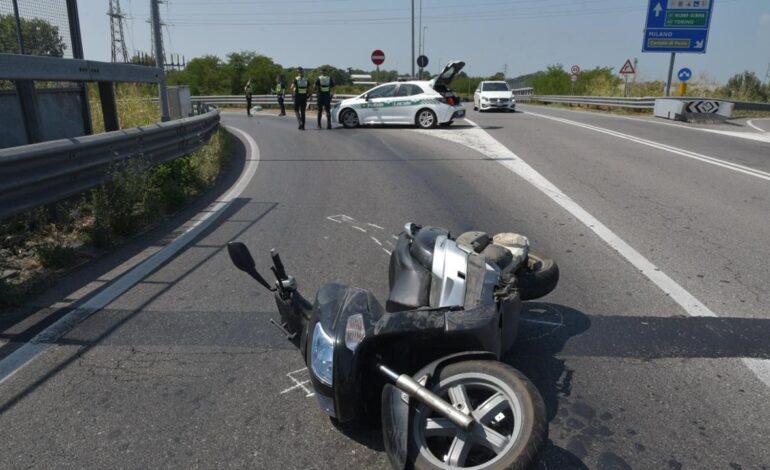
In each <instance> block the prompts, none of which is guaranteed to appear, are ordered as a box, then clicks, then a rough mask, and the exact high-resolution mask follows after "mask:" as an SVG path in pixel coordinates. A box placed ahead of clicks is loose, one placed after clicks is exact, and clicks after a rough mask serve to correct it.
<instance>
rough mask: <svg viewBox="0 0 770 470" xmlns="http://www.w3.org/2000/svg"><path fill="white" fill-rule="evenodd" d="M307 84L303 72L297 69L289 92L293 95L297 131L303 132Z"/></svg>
mask: <svg viewBox="0 0 770 470" xmlns="http://www.w3.org/2000/svg"><path fill="white" fill-rule="evenodd" d="M309 85H310V83H308V81H307V78H306V77H305V70H304V69H303V68H302V67H297V76H296V77H294V83H292V84H291V92H292V94H293V95H294V114H296V115H297V121H298V122H299V127H298V129H299V130H302V131H304V130H305V109H306V108H307V97H308V91H309V90H308V86H309Z"/></svg>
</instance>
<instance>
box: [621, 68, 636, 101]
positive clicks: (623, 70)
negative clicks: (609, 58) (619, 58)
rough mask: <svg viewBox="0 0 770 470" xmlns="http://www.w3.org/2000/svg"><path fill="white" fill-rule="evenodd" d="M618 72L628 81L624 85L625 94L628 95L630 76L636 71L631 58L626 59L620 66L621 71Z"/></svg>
mask: <svg viewBox="0 0 770 470" xmlns="http://www.w3.org/2000/svg"><path fill="white" fill-rule="evenodd" d="M618 73H619V74H621V75H623V78H624V79H625V81H626V83H625V85H624V86H623V96H628V76H629V75H634V74H635V73H636V68H634V64H632V63H631V59H626V63H625V64H623V67H621V68H620V72H618Z"/></svg>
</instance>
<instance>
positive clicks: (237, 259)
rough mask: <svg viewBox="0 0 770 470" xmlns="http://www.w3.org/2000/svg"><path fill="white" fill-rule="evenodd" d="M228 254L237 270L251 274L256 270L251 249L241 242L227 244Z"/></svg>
mask: <svg viewBox="0 0 770 470" xmlns="http://www.w3.org/2000/svg"><path fill="white" fill-rule="evenodd" d="M227 253H228V254H229V255H230V260H232V262H233V264H234V265H235V267H236V268H238V269H240V270H241V271H244V272H247V273H249V274H251V273H252V272H253V271H255V270H256V269H255V268H254V266H255V264H256V263H254V258H252V257H251V253H250V252H249V249H248V248H246V245H244V244H243V243H241V242H230V243H228V244H227Z"/></svg>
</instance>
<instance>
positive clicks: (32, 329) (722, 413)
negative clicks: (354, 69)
mask: <svg viewBox="0 0 770 470" xmlns="http://www.w3.org/2000/svg"><path fill="white" fill-rule="evenodd" d="M520 108H521V109H523V110H524V112H517V113H507V114H497V113H495V114H492V113H490V114H486V113H485V114H479V113H476V112H472V111H471V112H469V114H468V119H469V120H470V122H471V123H475V125H476V126H477V127H474V126H473V125H472V124H471V123H469V122H466V121H458V122H456V123H455V125H454V126H452V127H451V128H449V129H445V130H444V129H442V130H435V131H425V132H418V131H415V130H412V129H408V128H361V129H355V130H345V129H340V128H337V129H334V130H332V131H327V130H315V129H313V128H314V127H315V126H314V121H313V120H309V123H310V125H309V126H308V128H309V130H307V131H305V132H301V131H298V130H297V129H296V122H295V121H294V120H293V119H292V118H291V117H285V118H279V117H276V116H270V115H260V116H257V117H254V118H251V119H248V118H246V117H245V116H241V115H235V114H226V115H225V117H224V123H225V124H227V125H228V126H232V127H234V128H237V129H240V130H242V131H243V132H244V133H246V134H248V135H250V136H252V137H253V139H254V140H255V141H256V144H257V145H258V156H257V155H255V154H254V153H253V152H251V150H250V146H249V144H248V141H244V142H243V143H242V144H239V145H238V151H239V152H238V158H236V163H235V165H234V166H233V169H232V171H231V172H230V174H229V175H228V178H226V180H225V181H223V182H222V184H221V185H220V186H219V187H218V188H216V189H215V191H214V192H212V194H211V195H210V196H209V199H208V200H207V201H202V202H201V203H199V204H197V205H196V206H194V207H191V208H190V209H189V210H187V211H186V212H185V213H184V214H181V215H180V216H179V217H177V218H176V219H174V220H170V221H168V223H167V224H164V226H162V227H159V228H158V229H156V230H154V231H153V232H152V233H149V234H147V236H145V237H143V238H142V239H140V240H137V241H135V242H134V243H132V244H131V245H130V246H127V247H125V248H124V249H122V250H121V251H120V252H118V253H116V254H114V255H113V256H110V257H107V258H105V259H102V260H100V261H99V262H98V263H96V264H94V265H92V266H89V267H88V268H85V269H82V270H80V271H79V272H77V273H74V275H73V276H71V277H68V278H67V279H65V280H64V282H62V284H61V285H59V286H58V287H57V288H55V289H53V290H52V291H50V292H48V293H47V294H46V295H45V296H43V297H42V298H41V299H40V300H39V301H38V302H36V303H35V305H30V306H29V307H28V308H26V309H23V311H20V312H16V313H14V314H10V315H6V316H5V318H3V319H2V321H3V323H2V325H3V334H2V335H0V338H1V339H2V340H3V341H5V344H4V345H2V347H0V358H2V357H5V358H6V359H7V357H10V356H9V354H12V352H13V351H14V350H18V348H19V346H20V345H22V344H23V343H24V342H25V341H28V340H29V339H30V338H31V337H32V335H33V334H34V333H36V332H39V331H42V330H43V329H44V328H45V327H46V326H47V325H48V324H50V323H51V322H52V321H53V319H55V318H58V317H60V316H61V315H63V314H64V313H66V312H67V311H68V309H73V308H76V307H77V306H78V305H80V304H81V303H82V302H84V301H86V300H87V299H88V298H89V296H90V295H91V294H92V292H96V291H98V290H99V289H104V288H106V287H108V286H110V285H113V284H115V283H116V282H118V280H119V279H120V276H121V275H122V273H123V272H125V271H126V270H127V269H128V268H127V267H126V265H127V264H134V263H137V262H140V261H141V260H142V259H144V258H145V257H146V256H147V255H148V253H152V252H154V251H157V250H158V249H159V247H161V246H164V245H165V244H167V242H168V240H169V239H170V238H172V235H173V234H174V233H175V229H176V227H177V226H179V225H181V224H182V223H183V222H184V221H186V220H188V219H195V218H196V217H199V216H198V215H196V213H197V211H199V210H204V208H205V206H206V203H208V202H214V201H215V200H216V199H217V198H218V196H219V195H220V194H224V193H225V191H226V189H227V187H229V186H230V185H231V184H232V183H234V181H235V179H236V178H237V177H238V175H239V174H241V173H242V172H244V171H245V170H246V169H248V168H253V166H254V165H257V164H258V167H257V169H256V173H255V174H254V176H253V178H252V179H251V180H250V181H249V182H248V184H247V185H246V186H245V189H244V191H243V192H242V193H241V194H240V195H239V196H238V197H237V198H236V199H235V200H233V202H232V203H231V206H230V208H229V209H228V210H227V212H226V213H225V214H223V215H222V217H221V218H220V219H219V220H218V221H217V222H216V223H214V224H213V225H212V226H211V227H209V228H208V229H206V230H205V231H204V232H203V233H202V234H201V235H200V236H198V237H197V238H196V239H195V240H194V242H193V243H192V244H191V245H190V246H189V247H188V248H187V249H185V250H183V251H182V252H181V253H179V254H178V255H176V256H175V257H173V258H172V259H171V260H170V261H169V262H168V263H166V264H165V265H164V266H162V267H161V268H160V269H158V270H156V271H155V272H153V273H152V274H150V275H149V276H146V277H144V278H142V279H141V280H140V281H139V282H138V283H137V284H136V285H135V286H134V287H132V288H130V289H129V290H127V291H126V292H125V293H124V294H122V295H120V296H119V297H118V298H117V299H115V300H114V301H112V302H110V303H109V305H107V306H106V308H104V309H102V310H100V311H98V312H96V313H95V314H93V315H91V316H90V317H88V319H87V320H85V321H84V322H82V323H81V324H79V325H78V326H77V327H76V328H74V329H73V330H72V331H70V332H69V333H67V334H66V335H65V336H63V337H62V338H60V339H59V340H57V341H56V342H55V344H53V345H52V346H51V347H50V348H48V349H47V351H46V352H45V354H42V355H40V356H38V357H36V358H35V359H34V360H33V361H32V362H30V363H29V364H27V365H26V366H25V367H23V368H20V369H19V370H18V371H16V372H15V374H14V375H12V376H10V377H8V378H6V379H5V380H4V381H3V382H2V383H0V455H2V459H3V460H2V467H3V468H84V467H89V468H105V467H117V468H230V467H232V468H243V467H251V468H386V467H387V459H386V457H385V455H384V451H383V449H382V444H381V436H380V435H379V432H378V431H377V430H376V429H358V430H346V433H343V432H341V431H340V430H337V429H335V427H334V426H333V425H332V424H331V423H330V422H329V420H328V419H327V418H326V417H325V416H324V415H323V413H322V412H321V411H320V409H319V408H318V407H317V405H316V403H315V400H314V399H313V398H312V397H308V395H309V393H308V391H307V390H306V389H305V388H304V387H305V386H304V385H302V384H303V383H304V381H305V380H307V375H306V374H307V372H306V371H304V370H303V363H302V361H301V359H300V357H299V354H298V353H297V352H296V351H295V350H294V349H293V348H292V347H290V345H289V344H288V343H287V342H285V341H284V340H283V339H282V338H281V336H280V335H279V334H278V331H277V330H275V329H274V328H273V327H271V326H270V325H269V324H268V322H267V320H268V318H270V317H271V316H272V315H274V314H273V311H274V305H273V301H272V298H271V296H269V295H266V293H265V292H264V291H261V290H259V289H258V288H257V286H256V284H255V283H254V282H253V281H251V280H250V279H249V278H247V276H245V275H242V273H240V272H239V271H236V270H235V269H234V268H233V267H232V266H231V264H230V261H229V259H228V257H227V254H226V251H225V249H224V246H225V244H226V242H228V241H230V240H233V239H239V240H241V241H244V242H245V243H247V245H249V246H250V247H251V248H252V251H253V252H254V253H255V254H256V256H257V260H258V263H260V264H261V265H263V266H267V263H268V254H267V252H268V250H269V249H270V248H272V247H276V248H278V249H279V250H280V252H281V253H282V257H283V259H284V263H285V264H286V266H287V269H288V270H289V271H290V273H293V274H294V275H296V277H297V279H298V281H299V283H300V286H301V290H302V292H303V293H304V294H305V295H306V296H308V297H312V295H313V293H314V292H315V290H316V289H317V288H318V287H319V286H320V285H321V284H322V283H324V282H328V281H340V282H344V283H349V284H354V285H357V286H361V287H365V288H369V289H372V290H374V292H375V293H376V294H377V296H378V297H379V298H380V299H384V298H385V293H386V289H387V261H388V255H387V252H386V250H388V249H390V246H391V245H392V242H393V241H394V240H393V238H392V236H393V235H394V234H397V233H398V232H399V231H400V230H401V227H403V224H404V223H406V222H409V221H414V222H418V223H422V224H432V225H440V226H444V227H447V228H449V229H450V230H452V231H453V232H454V233H460V232H462V231H465V230H470V229H483V230H485V231H488V232H490V233H496V232H500V231H517V232H520V233H523V234H526V235H527V236H528V237H530V239H531V242H532V245H533V247H534V248H535V249H537V250H538V251H541V252H543V253H546V254H548V255H550V256H552V257H553V258H555V259H556V260H557V262H558V263H559V266H560V269H561V274H562V276H561V281H560V284H559V287H558V288H557V289H556V291H554V292H553V293H552V294H551V295H549V296H547V297H546V298H544V299H541V300H540V301H538V302H530V303H528V304H527V305H526V312H525V317H526V320H527V321H525V322H523V324H522V331H521V333H520V337H519V341H518V344H517V346H516V347H515V349H514V351H512V352H511V353H510V354H508V355H507V356H506V357H505V358H504V359H505V360H506V361H507V362H509V363H510V364H513V365H514V366H515V367H517V368H519V369H521V370H522V371H523V372H524V373H525V374H526V375H527V376H529V377H530V378H531V379H532V380H533V381H534V382H535V384H536V386H537V387H538V389H539V390H540V392H541V394H542V395H543V397H544V398H545V400H546V405H547V408H548V418H549V422H550V427H549V432H550V439H551V442H550V443H549V445H548V447H547V449H546V452H545V454H544V456H543V461H542V462H541V464H540V467H541V468H568V469H571V468H575V469H582V468H597V469H602V470H609V469H625V468H643V469H646V468H650V469H672V470H675V469H680V468H725V469H738V468H743V469H749V468H770V446H768V438H770V424H768V423H770V388H769V387H770V375H769V374H768V373H767V371H768V370H770V368H768V366H767V363H768V362H767V361H765V360H767V359H770V341H768V338H770V311H769V310H768V305H770V302H768V300H769V296H770V293H769V292H768V279H769V278H770V264H768V262H767V260H768V259H770V244H768V234H769V233H770V217H768V215H769V214H770V181H769V180H768V179H764V178H763V177H762V175H763V174H766V172H768V171H770V141H768V140H762V138H746V137H745V136H736V135H733V134H734V133H736V132H752V136H753V137H756V136H758V135H760V133H759V132H758V131H753V130H752V129H748V130H747V129H743V128H740V129H731V128H728V127H707V128H705V129H707V130H703V129H690V128H682V127H678V126H674V125H669V124H662V123H659V122H649V120H644V119H643V120H631V119H627V118H621V117H615V116H606V115H601V114H594V113H591V114H588V113H577V112H570V111H562V110H553V109H548V108H541V107H528V106H521V107H520ZM715 130H716V131H718V132H712V131H715ZM471 138H479V139H482V138H483V139H487V140H485V141H484V142H487V143H488V142H490V141H491V140H490V139H489V138H491V139H494V140H496V141H497V142H499V143H500V144H502V146H504V147H505V148H506V149H507V151H509V152H511V153H512V156H511V155H509V156H508V157H506V158H505V159H499V160H500V161H495V159H494V158H490V156H489V155H487V154H484V153H483V151H479V149H478V148H477V150H473V149H471V148H469V147H468V146H466V145H464V144H463V142H466V143H467V141H468V139H471ZM457 141H460V142H457ZM491 142H493V141H491ZM485 148H491V147H485ZM482 150H483V149H482ZM257 159H258V162H257V161H256V160H257ZM517 159H520V160H522V161H523V162H525V163H526V164H527V165H528V167H529V168H530V169H531V170H532V171H531V172H530V173H528V174H534V173H533V172H536V174H537V175H539V176H540V177H542V178H545V179H547V180H548V181H549V182H550V183H552V184H553V185H554V186H555V187H556V188H558V190H560V191H561V193H562V194H563V195H565V196H566V197H568V198H569V201H567V202H566V203H564V202H562V203H561V204H560V203H557V201H559V200H561V201H563V199H559V198H560V197H561V196H558V195H557V196H554V193H553V191H550V192H549V191H546V192H544V191H541V190H540V189H537V188H536V187H535V186H534V185H533V184H532V183H531V182H530V180H527V179H526V178H525V177H524V176H522V174H520V173H514V172H513V171H511V170H510V168H511V167H512V166H515V165H516V164H518V163H517V162H519V160H517ZM737 165H740V166H737ZM527 171H529V170H527ZM762 172H765V173H762ZM570 201H571V202H570ZM570 204H572V206H570ZM565 205H567V206H569V207H573V206H578V207H580V208H581V209H582V210H584V211H585V213H587V214H590V216H591V217H593V218H595V220H597V221H598V222H600V223H601V224H602V226H603V227H605V228H606V229H607V230H608V231H609V233H611V234H612V235H614V236H615V237H617V239H619V240H622V242H623V243H625V244H626V245H624V246H628V247H630V248H632V249H633V250H634V252H635V253H637V254H638V255H639V257H641V258H642V259H644V260H646V261H648V262H649V263H651V264H652V265H654V266H655V269H656V270H657V271H656V272H653V273H649V272H646V271H644V270H643V269H642V270H640V269H639V267H638V265H635V264H632V262H631V261H629V257H630V256H631V255H630V254H629V253H630V252H629V251H628V250H626V249H625V248H624V249H620V250H619V249H617V246H615V247H613V246H612V245H611V244H608V242H607V241H606V240H605V239H604V238H601V237H600V235H599V234H598V233H605V232H601V230H600V229H599V228H598V227H597V226H596V224H591V225H592V226H589V225H586V224H584V223H583V222H581V220H585V219H584V218H583V219H581V218H580V217H578V216H576V213H575V212H568V211H567V210H566V209H565ZM204 212H205V211H204ZM343 215H344V216H345V217H342V216H343ZM592 220H593V219H592ZM605 236H606V233H605ZM634 256H635V255H634ZM631 257H632V258H633V256H631ZM633 259H635V260H636V262H637V264H638V263H639V262H640V261H639V260H638V258H633ZM660 274H665V279H668V280H665V279H664V280H663V281H661V280H660V279H661V277H660ZM656 276H657V277H656ZM653 279H656V280H657V281H653ZM661 283H663V285H664V287H666V288H668V287H671V286H676V287H677V288H678V289H681V292H685V293H687V294H688V295H690V296H691V298H692V299H695V300H694V301H691V300H688V301H687V302H684V301H683V300H682V299H683V298H686V299H690V297H686V296H685V297H682V295H680V294H681V292H680V291H678V290H676V289H673V288H672V289H673V290H671V291H665V290H664V289H663V288H661ZM672 292H673V294H672ZM677 292H680V294H677ZM688 302H690V303H688ZM695 302H697V303H698V305H700V306H698V305H696V303H695ZM709 314H713V315H716V316H708V315H709ZM694 315H695V316H694ZM532 320H534V321H532ZM746 358H754V359H758V360H756V361H753V362H752V361H747V360H745V359H746ZM762 359H764V360H762ZM2 361H3V359H0V362H2ZM763 367H764V368H766V369H763ZM751 368H753V370H752V369H751ZM763 371H764V372H763ZM764 381H768V383H765V382H764Z"/></svg>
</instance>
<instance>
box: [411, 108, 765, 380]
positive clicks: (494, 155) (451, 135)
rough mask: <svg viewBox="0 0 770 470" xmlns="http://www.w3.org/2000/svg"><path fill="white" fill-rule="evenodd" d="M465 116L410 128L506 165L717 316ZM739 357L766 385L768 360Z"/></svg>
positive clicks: (688, 301)
mask: <svg viewBox="0 0 770 470" xmlns="http://www.w3.org/2000/svg"><path fill="white" fill-rule="evenodd" d="M465 120H466V121H467V122H468V123H469V124H471V125H472V126H473V128H471V129H452V130H430V131H424V130H415V131H413V132H418V133H421V134H424V135H431V136H434V137H438V138H442V139H444V140H449V141H451V142H455V143H458V144H461V145H465V146H466V147H468V148H470V149H472V150H475V151H477V152H479V153H481V154H482V155H484V156H486V157H487V158H489V159H491V160H495V161H497V163H499V164H500V165H502V166H504V167H506V168H508V169H509V170H510V171H512V172H513V173H515V174H516V175H518V176H519V177H521V178H523V179H524V180H525V181H527V182H528V183H530V184H531V185H532V186H534V187H535V188H537V189H538V190H540V191H541V192H542V193H543V194H545V195H546V196H548V197H549V198H550V199H551V200H553V201H554V202H555V203H556V204H558V205H559V206H560V207H562V208H563V209H564V210H566V211H567V212H568V213H570V214H571V215H572V216H573V217H575V218H576V219H577V220H579V221H580V222H581V223H582V224H583V225H585V226H586V227H588V229H589V230H591V231H592V232H594V234H596V235H597V236H598V237H599V238H600V239H601V240H603V241H604V242H605V243H607V244H608V245H609V246H610V248H612V249H613V250H614V251H616V252H617V253H618V254H619V255H620V256H622V257H623V258H625V259H626V260H627V261H628V262H629V263H631V265H632V266H634V267H635V268H636V269H638V270H639V272H640V273H641V274H642V275H643V276H645V277H647V278H648V279H649V280H650V281H652V282H653V283H654V284H655V285H656V286H658V288H660V289H661V290H662V291H663V292H664V293H665V294H666V295H668V296H669V297H670V298H671V299H672V300H673V301H674V302H676V303H677V304H678V305H679V306H680V307H682V309H683V310H684V311H685V312H686V313H687V314H688V315H690V316H692V317H717V315H716V314H715V313H714V312H712V311H711V310H710V309H709V308H708V307H707V306H706V305H704V304H703V303H702V302H701V301H700V300H698V299H697V298H696V297H695V296H693V295H692V294H690V292H688V291H687V290H686V289H685V288H684V287H682V286H680V285H679V284H678V283H677V282H676V281H674V280H673V279H672V278H671V277H669V276H668V275H667V274H666V273H664V272H663V271H661V270H660V268H658V267H657V266H655V265H654V264H653V263H652V262H651V261H649V260H648V259H647V258H645V257H644V255H642V254H641V253H639V252H638V251H637V250H636V249H634V248H633V247H632V246H630V245H629V244H628V243H626V242H625V241H624V240H623V239H622V238H620V237H619V236H618V235H616V234H615V233H614V232H613V231H612V230H610V229H609V228H608V227H607V226H605V225H604V224H603V223H602V222H600V221H599V220H598V219H597V218H596V217H594V216H593V215H591V214H590V213H589V212H588V211H586V210H585V209H584V208H583V207H582V206H581V205H580V204H578V203H577V202H575V201H574V200H573V199H572V198H570V197H569V196H567V195H566V194H565V193H563V192H562V191H561V190H560V189H559V188H558V187H556V186H555V185H554V184H553V183H551V182H550V181H549V180H548V179H546V178H545V177H544V176H543V175H541V174H540V173H539V172H538V171H537V170H535V169H534V168H533V167H531V166H530V165H529V164H528V163H526V162H525V161H524V160H523V159H521V157H519V156H518V155H516V154H515V153H514V152H513V151H511V150H510V149H508V148H507V147H506V146H504V145H503V144H502V143H500V142H499V141H498V140H497V139H495V138H494V137H492V136H491V135H490V134H489V133H488V132H486V131H485V130H483V129H482V128H481V127H479V126H478V125H477V124H476V123H475V122H473V121H471V120H469V119H465ZM741 360H742V361H743V363H744V364H745V365H746V366H747V367H748V368H749V370H751V371H752V372H753V373H754V375H755V376H756V377H757V378H759V379H760V380H761V381H762V382H764V384H765V385H766V386H768V387H770V361H768V360H759V359H750V358H741Z"/></svg>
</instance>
